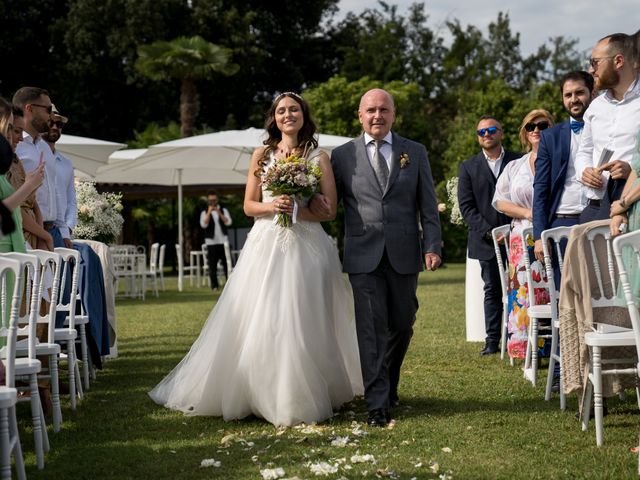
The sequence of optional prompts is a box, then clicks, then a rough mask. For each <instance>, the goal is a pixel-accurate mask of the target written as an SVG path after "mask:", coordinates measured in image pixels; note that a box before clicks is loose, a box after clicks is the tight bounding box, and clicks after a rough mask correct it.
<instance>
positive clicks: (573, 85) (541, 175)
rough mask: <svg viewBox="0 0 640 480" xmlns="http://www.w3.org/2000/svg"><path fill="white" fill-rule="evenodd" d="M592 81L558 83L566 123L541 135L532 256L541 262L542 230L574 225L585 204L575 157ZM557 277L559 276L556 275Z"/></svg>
mask: <svg viewBox="0 0 640 480" xmlns="http://www.w3.org/2000/svg"><path fill="white" fill-rule="evenodd" d="M593 87H594V79H593V77H592V76H591V75H590V74H589V73H588V72H585V71H572V72H569V73H567V74H566V75H565V76H564V77H563V78H562V80H561V82H560V93H561V94H562V104H563V105H564V108H565V110H566V111H567V113H568V114H569V119H568V120H566V121H564V122H562V123H559V124H558V125H556V126H554V127H553V128H551V129H549V130H546V131H544V132H542V134H541V137H540V146H539V148H538V156H537V158H536V174H535V179H534V182H533V208H532V212H533V236H534V238H535V241H536V243H535V248H534V251H535V255H536V258H537V259H538V260H539V261H541V262H542V261H544V254H543V251H542V240H541V239H540V236H541V234H542V232H543V231H544V230H547V229H548V228H555V227H561V226H562V227H565V226H567V227H570V226H573V225H576V224H577V223H578V221H579V217H580V214H581V213H582V211H583V210H584V208H585V207H586V204H587V198H586V195H585V193H586V192H585V189H584V188H583V187H582V184H581V183H580V181H579V179H578V178H576V165H575V162H576V154H577V153H578V148H579V146H580V140H581V137H582V132H583V131H584V128H583V127H584V121H583V116H584V114H585V112H586V111H587V107H589V104H590V103H591V100H592V98H593V94H594V90H593ZM557 276H558V277H559V272H558V275H557Z"/></svg>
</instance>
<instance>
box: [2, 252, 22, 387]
mask: <svg viewBox="0 0 640 480" xmlns="http://www.w3.org/2000/svg"><path fill="white" fill-rule="evenodd" d="M22 283H23V282H22V265H21V263H20V261H19V260H16V259H15V258H9V257H7V256H5V255H0V316H1V318H0V338H2V339H3V340H5V341H6V345H4V346H3V347H0V358H5V359H6V360H5V362H4V365H5V384H6V385H7V387H14V386H15V361H16V341H17V338H18V316H19V314H20V304H21V302H22Z"/></svg>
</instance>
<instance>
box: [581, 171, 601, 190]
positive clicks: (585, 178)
mask: <svg viewBox="0 0 640 480" xmlns="http://www.w3.org/2000/svg"><path fill="white" fill-rule="evenodd" d="M582 184H583V185H584V186H586V187H591V188H595V189H596V190H598V189H600V188H602V186H603V185H604V184H603V183H602V175H601V174H600V170H598V169H595V168H593V167H587V168H585V169H584V171H583V172H582Z"/></svg>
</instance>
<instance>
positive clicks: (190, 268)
mask: <svg viewBox="0 0 640 480" xmlns="http://www.w3.org/2000/svg"><path fill="white" fill-rule="evenodd" d="M176 258H177V260H178V270H180V269H182V271H183V272H184V273H187V272H188V273H189V281H190V283H189V284H190V285H193V272H195V271H196V270H197V269H198V267H197V266H195V265H189V266H186V265H185V264H184V255H183V254H182V249H181V248H180V245H179V244H177V243H176Z"/></svg>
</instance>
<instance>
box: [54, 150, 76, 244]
mask: <svg viewBox="0 0 640 480" xmlns="http://www.w3.org/2000/svg"><path fill="white" fill-rule="evenodd" d="M54 157H55V159H56V199H57V216H56V223H55V225H56V227H58V228H59V229H60V233H61V234H62V238H71V230H73V229H74V228H75V227H76V225H77V224H78V202H77V201H76V186H75V181H74V173H73V164H72V163H71V160H69V159H68V158H67V157H65V156H64V155H63V154H62V153H60V152H58V151H56V152H55V153H54Z"/></svg>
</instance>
